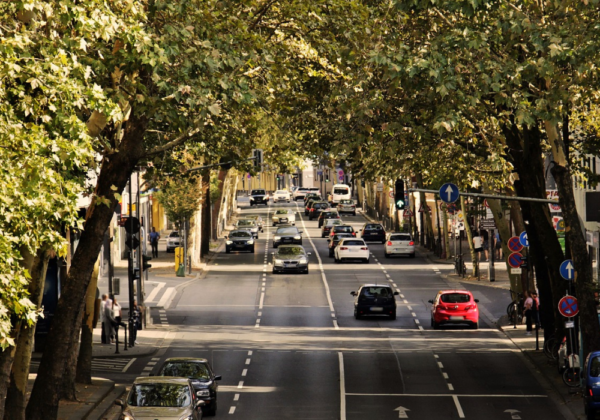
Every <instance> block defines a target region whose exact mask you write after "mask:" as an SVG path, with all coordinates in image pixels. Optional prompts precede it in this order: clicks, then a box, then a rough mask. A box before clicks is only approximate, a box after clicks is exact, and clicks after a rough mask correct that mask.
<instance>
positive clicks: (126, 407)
mask: <svg viewBox="0 0 600 420" xmlns="http://www.w3.org/2000/svg"><path fill="white" fill-rule="evenodd" d="M115 404H116V405H118V406H120V407H121V409H122V411H121V419H123V420H125V419H127V420H135V419H178V420H179V419H186V420H200V419H202V410H201V408H202V407H203V406H204V404H205V403H204V401H203V400H199V399H197V398H196V397H195V394H194V387H193V386H192V381H191V380H190V379H188V378H177V377H172V376H153V377H140V378H136V380H135V381H134V382H133V385H132V386H131V390H130V391H129V394H128V395H127V399H126V400H125V401H123V400H116V401H115Z"/></svg>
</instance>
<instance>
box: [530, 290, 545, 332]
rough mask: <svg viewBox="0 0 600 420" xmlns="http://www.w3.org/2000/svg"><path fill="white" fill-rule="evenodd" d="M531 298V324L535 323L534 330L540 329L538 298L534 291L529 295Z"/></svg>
mask: <svg viewBox="0 0 600 420" xmlns="http://www.w3.org/2000/svg"><path fill="white" fill-rule="evenodd" d="M531 298H532V299H533V306H532V309H533V322H535V327H536V328H541V327H542V326H541V322H540V298H539V297H538V294H537V292H536V291H533V293H532V294H531Z"/></svg>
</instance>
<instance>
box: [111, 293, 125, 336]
mask: <svg viewBox="0 0 600 420" xmlns="http://www.w3.org/2000/svg"><path fill="white" fill-rule="evenodd" d="M112 313H113V318H114V319H115V325H114V329H115V338H116V340H117V341H119V325H122V324H123V322H122V321H121V320H122V318H121V315H122V310H121V305H119V302H117V298H116V297H114V296H113V303H112Z"/></svg>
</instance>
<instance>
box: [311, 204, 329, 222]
mask: <svg viewBox="0 0 600 420" xmlns="http://www.w3.org/2000/svg"><path fill="white" fill-rule="evenodd" d="M328 209H329V203H328V202H326V201H317V202H314V203H313V204H312V206H310V210H309V211H308V220H313V219H316V218H318V217H319V214H320V213H321V212H322V211H325V210H328Z"/></svg>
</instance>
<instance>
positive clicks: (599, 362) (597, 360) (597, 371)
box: [590, 356, 600, 378]
mask: <svg viewBox="0 0 600 420" xmlns="http://www.w3.org/2000/svg"><path fill="white" fill-rule="evenodd" d="M590 376H592V377H594V378H597V377H599V376H600V356H596V357H594V358H593V359H592V361H591V362H590Z"/></svg>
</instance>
